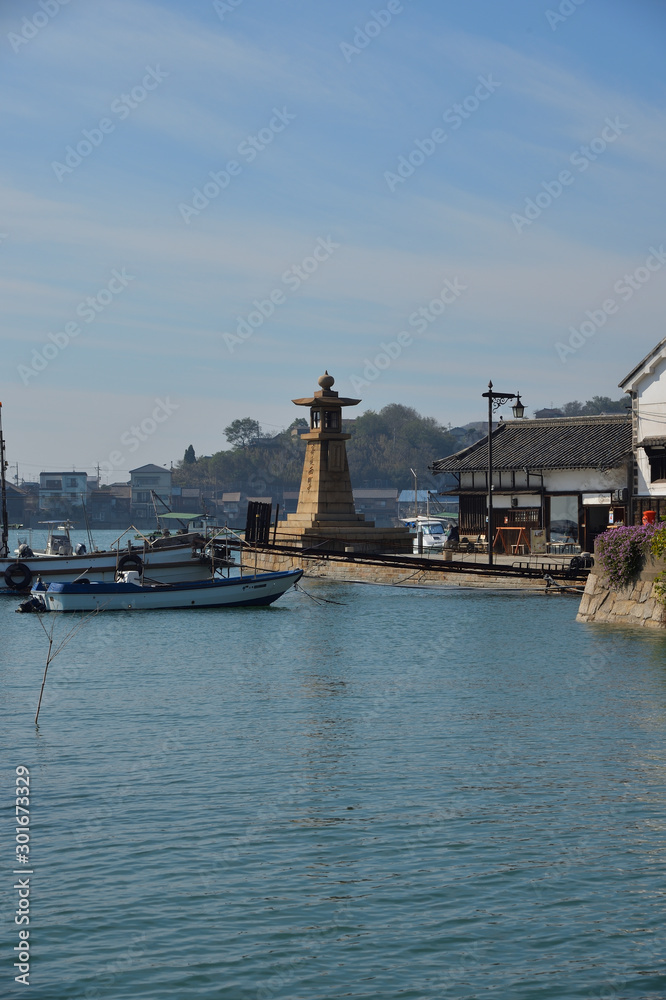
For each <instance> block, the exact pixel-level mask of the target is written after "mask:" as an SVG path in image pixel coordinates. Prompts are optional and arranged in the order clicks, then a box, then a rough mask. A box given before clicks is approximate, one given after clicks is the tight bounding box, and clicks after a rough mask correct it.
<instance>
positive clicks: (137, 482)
mask: <svg viewBox="0 0 666 1000" xmlns="http://www.w3.org/2000/svg"><path fill="white" fill-rule="evenodd" d="M130 490H131V494H130V496H131V499H130V506H131V514H132V518H133V519H135V520H145V519H147V518H151V517H153V515H154V508H153V500H152V491H154V492H155V493H157V495H158V497H160V499H162V500H164V502H165V503H166V504H168V505H169V506H171V471H170V470H169V469H163V468H162V466H161V465H142V466H140V467H139V468H138V469H130ZM158 508H160V504H158Z"/></svg>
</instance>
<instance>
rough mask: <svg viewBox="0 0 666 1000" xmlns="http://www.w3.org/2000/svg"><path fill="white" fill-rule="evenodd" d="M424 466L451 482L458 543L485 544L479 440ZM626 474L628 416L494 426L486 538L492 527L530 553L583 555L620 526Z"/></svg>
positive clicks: (483, 458)
mask: <svg viewBox="0 0 666 1000" xmlns="http://www.w3.org/2000/svg"><path fill="white" fill-rule="evenodd" d="M430 468H431V471H432V472H433V473H435V474H437V473H443V472H449V473H453V474H454V475H455V476H456V478H457V480H458V484H459V485H458V486H456V487H455V488H453V489H452V490H450V493H451V494H454V495H456V496H459V497H460V521H459V524H460V535H461V537H462V536H467V537H469V538H477V537H478V536H483V537H484V538H485V536H486V530H487V517H488V503H487V498H488V437H487V435H486V437H484V438H482V439H481V440H480V441H477V442H476V443H475V444H473V445H471V446H470V447H468V448H464V449H463V450H462V451H459V452H457V453H456V454H455V455H450V456H448V457H447V458H443V459H441V460H440V461H437V462H434V463H433V464H432V466H431V467H430ZM631 468H632V455H631V417H630V416H629V414H627V415H626V416H625V415H624V414H608V415H602V416H590V417H557V418H548V419H541V420H526V419H521V420H509V421H506V422H504V421H500V423H499V424H498V426H497V428H496V429H495V430H494V431H493V476H492V489H493V539H494V540H495V539H496V538H497V529H504V528H509V529H518V528H522V529H524V530H523V532H522V533H519V532H518V531H515V530H514V531H513V532H506V533H505V535H506V537H507V538H515V539H518V538H519V537H520V539H521V540H522V541H525V542H526V547H527V548H529V550H530V551H548V550H552V551H558V549H561V550H562V551H567V550H568V551H579V550H584V551H588V552H591V551H592V548H593V545H594V539H595V537H596V536H597V535H598V534H600V533H601V532H602V531H605V530H606V528H607V526H608V524H609V523H620V522H623V523H625V524H626V523H628V517H629V506H628V500H629V487H630V477H631ZM502 539H503V535H502V533H501V532H500V536H499V541H502ZM495 547H496V548H497V547H498V544H497V543H496V545H495ZM503 548H504V551H508V549H507V547H506V546H503Z"/></svg>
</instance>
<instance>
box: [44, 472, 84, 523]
mask: <svg viewBox="0 0 666 1000" xmlns="http://www.w3.org/2000/svg"><path fill="white" fill-rule="evenodd" d="M87 496H88V475H87V473H85V472H40V474H39V506H40V508H41V509H42V510H44V511H52V512H53V513H56V514H62V513H63V512H66V511H67V509H68V508H69V507H81V505H82V504H83V503H85V501H86V498H87Z"/></svg>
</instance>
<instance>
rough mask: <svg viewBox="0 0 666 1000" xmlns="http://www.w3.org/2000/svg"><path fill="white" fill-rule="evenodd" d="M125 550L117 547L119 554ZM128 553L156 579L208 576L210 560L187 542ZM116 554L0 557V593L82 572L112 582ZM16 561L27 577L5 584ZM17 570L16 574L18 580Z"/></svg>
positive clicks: (62, 580) (70, 579)
mask: <svg viewBox="0 0 666 1000" xmlns="http://www.w3.org/2000/svg"><path fill="white" fill-rule="evenodd" d="M126 552H127V550H121V551H120V555H121V556H123V555H125V553H126ZM132 554H133V555H137V556H139V557H140V558H141V560H142V562H143V566H144V574H145V576H147V577H151V578H152V577H154V578H155V579H156V580H158V581H159V582H160V583H178V582H181V581H187V582H195V581H198V580H201V581H203V580H208V579H210V572H211V571H210V562H209V560H208V559H206V558H203V559H202V558H201V554H200V553H199V552H193V551H192V548H191V547H190V546H189V545H181V546H177V545H175V546H172V547H164V548H154V549H153V548H151V549H147V550H145V551H144V549H142V548H136V549H132ZM117 562H118V554H117V553H116V552H115V551H109V552H86V553H85V554H84V555H80V556H76V555H73V556H44V555H36V556H28V557H27V558H25V559H18V560H17V559H0V594H21V593H27V592H28V591H29V590H30V588H31V586H32V585H33V583H34V581H35V580H36V579H37V577H38V576H39V577H41V579H42V581H43V582H44V583H45V584H47V585H48V584H49V583H72V582H73V581H74V580H76V578H77V577H79V576H81V574H82V573H84V572H86V570H87V571H88V572H86V576H87V577H88V579H90V580H100V581H101V582H102V583H113V582H114V581H115V578H116V569H117ZM17 563H18V564H20V565H21V566H26V567H27V568H28V570H29V571H30V577H29V578H26V579H27V582H26V583H25V584H24V585H23V586H8V585H7V582H6V580H5V574H6V573H7V572H8V571H9V572H10V574H11V572H12V568H14V569H15V568H16V566H17ZM20 576H21V574H20V573H17V574H16V578H17V580H18V582H20V579H19V578H20Z"/></svg>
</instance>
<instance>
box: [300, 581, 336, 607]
mask: <svg viewBox="0 0 666 1000" xmlns="http://www.w3.org/2000/svg"><path fill="white" fill-rule="evenodd" d="M294 590H300V592H301V594H305V596H306V597H309V598H310V600H311V601H314V602H315V604H319V605H321V604H337V605H338V607H340V608H346V607H347V605H346V604H345V603H344V601H330V600H328V598H326V597H313V596H312V594H308V592H307V590H304V588H303V587H301V585H300V584H298V583H295V584H294Z"/></svg>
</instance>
